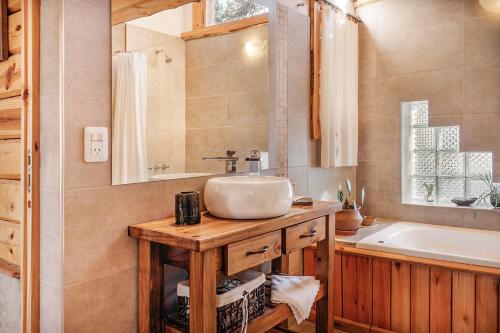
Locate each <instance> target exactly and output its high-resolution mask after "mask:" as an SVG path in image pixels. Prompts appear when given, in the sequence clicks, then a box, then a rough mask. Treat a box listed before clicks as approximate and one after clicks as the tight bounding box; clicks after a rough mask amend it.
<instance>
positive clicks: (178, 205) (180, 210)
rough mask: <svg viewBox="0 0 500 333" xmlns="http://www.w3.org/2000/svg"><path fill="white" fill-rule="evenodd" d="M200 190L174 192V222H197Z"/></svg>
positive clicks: (199, 216) (199, 218)
mask: <svg viewBox="0 0 500 333" xmlns="http://www.w3.org/2000/svg"><path fill="white" fill-rule="evenodd" d="M200 222H201V215H200V192H197V191H192V192H179V193H176V194H175V223H176V224H199V223H200Z"/></svg>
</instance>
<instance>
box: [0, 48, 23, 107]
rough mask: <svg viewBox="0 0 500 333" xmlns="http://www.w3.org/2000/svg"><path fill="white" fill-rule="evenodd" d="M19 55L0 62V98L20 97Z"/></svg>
mask: <svg viewBox="0 0 500 333" xmlns="http://www.w3.org/2000/svg"><path fill="white" fill-rule="evenodd" d="M21 86H22V84H21V55H20V54H16V55H13V56H12V57H10V58H9V59H8V60H5V61H2V62H0V98H7V97H12V96H20V95H21Z"/></svg>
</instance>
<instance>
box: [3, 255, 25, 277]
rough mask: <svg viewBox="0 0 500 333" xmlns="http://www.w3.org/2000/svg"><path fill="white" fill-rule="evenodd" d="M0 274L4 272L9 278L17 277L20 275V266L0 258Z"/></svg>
mask: <svg viewBox="0 0 500 333" xmlns="http://www.w3.org/2000/svg"><path fill="white" fill-rule="evenodd" d="M0 274H5V275H7V276H10V277H11V278H15V279H19V277H20V275H21V268H20V267H19V265H16V264H13V263H11V262H8V261H6V260H3V259H0Z"/></svg>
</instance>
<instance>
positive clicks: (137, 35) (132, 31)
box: [126, 23, 178, 51]
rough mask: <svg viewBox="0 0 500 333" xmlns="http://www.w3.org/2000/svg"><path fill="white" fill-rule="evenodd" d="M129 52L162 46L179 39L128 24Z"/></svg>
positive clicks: (127, 43) (127, 39)
mask: <svg viewBox="0 0 500 333" xmlns="http://www.w3.org/2000/svg"><path fill="white" fill-rule="evenodd" d="M126 26H127V28H126V29H127V33H126V45H127V51H138V50H142V49H145V48H150V47H155V46H159V45H161V44H164V43H167V42H170V41H172V40H175V39H178V37H176V36H171V35H167V34H164V33H161V32H158V31H153V30H149V29H146V28H143V27H139V26H136V25H133V24H128V23H127V24H126Z"/></svg>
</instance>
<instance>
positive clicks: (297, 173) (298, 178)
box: [288, 166, 308, 196]
mask: <svg viewBox="0 0 500 333" xmlns="http://www.w3.org/2000/svg"><path fill="white" fill-rule="evenodd" d="M307 169H308V167H307V166H302V167H293V168H288V178H290V182H292V186H293V195H302V196H306V195H307V193H308V188H307V181H308V178H307Z"/></svg>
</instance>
